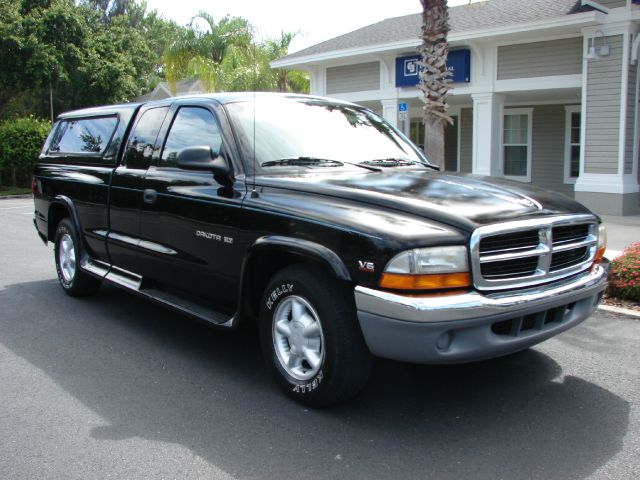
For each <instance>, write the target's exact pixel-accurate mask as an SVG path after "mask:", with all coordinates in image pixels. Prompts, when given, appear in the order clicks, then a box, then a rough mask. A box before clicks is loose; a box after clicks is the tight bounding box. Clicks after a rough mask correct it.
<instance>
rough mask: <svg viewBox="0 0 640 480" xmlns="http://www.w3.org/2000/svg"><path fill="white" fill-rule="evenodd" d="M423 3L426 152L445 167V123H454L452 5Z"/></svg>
mask: <svg viewBox="0 0 640 480" xmlns="http://www.w3.org/2000/svg"><path fill="white" fill-rule="evenodd" d="M420 3H422V45H420V49H419V51H420V53H421V54H422V60H421V62H420V64H421V66H422V69H421V71H420V84H419V88H420V90H422V92H423V94H424V97H423V101H424V109H423V119H424V123H425V130H426V138H425V143H424V149H425V153H426V154H427V157H428V158H429V160H430V161H431V162H432V163H435V164H437V165H439V166H440V168H441V169H443V168H444V127H445V124H446V123H449V124H452V123H453V119H452V118H451V117H450V116H449V115H448V114H447V109H448V104H447V98H448V96H449V89H450V87H449V80H448V76H449V75H450V73H449V71H448V70H447V56H448V55H449V42H448V41H447V34H448V33H449V8H448V6H447V0H420Z"/></svg>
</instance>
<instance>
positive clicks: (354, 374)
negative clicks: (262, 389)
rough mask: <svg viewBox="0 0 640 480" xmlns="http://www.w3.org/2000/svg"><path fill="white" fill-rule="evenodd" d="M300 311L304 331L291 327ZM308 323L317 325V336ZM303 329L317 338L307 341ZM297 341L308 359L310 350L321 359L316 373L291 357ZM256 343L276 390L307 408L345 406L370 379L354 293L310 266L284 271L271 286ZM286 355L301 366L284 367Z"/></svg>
mask: <svg viewBox="0 0 640 480" xmlns="http://www.w3.org/2000/svg"><path fill="white" fill-rule="evenodd" d="M302 308H303V309H304V310H303V311H304V312H305V313H304V315H303V316H301V317H299V318H302V319H303V323H304V322H307V324H306V325H305V326H303V325H302V324H301V322H298V321H295V319H294V314H293V311H294V310H295V309H297V311H298V312H300V311H301V310H300V309H302ZM278 320H280V321H278ZM312 320H315V323H317V325H319V331H320V334H319V336H318V334H317V333H316V330H318V327H317V325H315V324H314V322H313V321H312ZM283 323H284V324H285V325H287V327H286V328H289V329H290V330H288V331H289V332H290V334H291V335H290V336H288V337H287V336H286V335H285V334H282V333H281V332H279V331H278V330H277V328H276V327H277V326H278V324H283ZM307 328H310V329H311V330H313V332H314V333H313V335H315V337H312V338H311V339H309V338H308V337H307V336H306V335H305V334H306V333H308V331H307ZM294 330H296V332H297V333H296V332H294ZM311 330H309V331H311ZM303 331H304V332H305V334H303ZM296 334H297V335H298V337H296V338H297V340H296V338H294V336H295V335H296ZM303 337H304V339H303ZM300 341H302V342H303V343H305V346H304V347H303V348H302V350H304V351H305V352H307V353H308V352H309V350H310V349H309V348H307V346H309V345H311V347H312V348H311V349H312V350H313V352H311V353H312V355H315V358H314V359H315V360H318V359H319V362H316V365H318V366H316V367H315V368H314V365H313V364H312V363H310V362H309V361H307V360H306V359H301V358H300V357H302V355H300V352H299V351H298V352H295V351H294V350H295V349H296V348H298V350H299V349H300V347H299V345H301V344H300ZM260 342H261V344H262V351H263V354H264V357H265V361H266V362H267V365H268V366H269V369H270V370H271V372H272V374H273V375H274V377H275V379H276V381H277V382H278V384H279V385H280V387H281V388H282V389H283V390H284V391H285V393H286V394H287V395H289V396H290V397H291V398H293V399H295V400H296V401H298V402H300V403H303V404H305V405H310V406H314V407H326V406H330V405H335V404H338V403H343V402H346V401H348V400H350V399H352V398H353V397H354V396H356V395H357V394H358V393H359V392H360V391H361V390H362V388H364V386H365V385H366V383H367V380H368V379H369V375H370V372H371V366H372V358H371V354H370V353H369V350H368V348H367V346H366V344H365V341H364V338H363V337H362V332H361V331H360V327H359V325H358V321H357V317H356V309H355V304H354V300H353V292H352V290H351V289H350V288H348V287H347V286H346V285H345V284H343V283H342V282H340V281H338V280H336V279H335V278H333V277H331V276H330V275H328V274H327V273H326V272H325V271H324V270H323V269H322V268H319V267H316V266H314V265H294V266H291V267H287V268H285V269H283V270H281V271H280V272H278V273H277V274H276V275H275V276H274V277H273V279H272V280H271V282H269V285H268V286H267V288H266V290H265V293H264V295H263V298H262V302H261V305H260ZM296 342H297V343H296ZM296 345H298V346H296ZM317 345H320V347H317ZM294 353H297V355H294ZM287 355H289V359H291V357H296V358H294V359H293V362H292V363H293V364H296V363H298V364H299V366H297V367H294V368H291V367H288V366H287V361H286V359H285V358H284V357H286V356H287ZM304 356H305V357H306V356H307V355H304ZM296 360H298V361H299V362H296ZM305 362H306V364H305ZM294 370H295V371H294ZM306 377H308V378H306Z"/></svg>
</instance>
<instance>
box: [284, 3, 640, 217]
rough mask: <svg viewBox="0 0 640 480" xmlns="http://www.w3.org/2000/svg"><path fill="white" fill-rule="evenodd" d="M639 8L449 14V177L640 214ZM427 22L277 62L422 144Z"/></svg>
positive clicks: (392, 26)
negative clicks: (421, 67)
mask: <svg viewBox="0 0 640 480" xmlns="http://www.w3.org/2000/svg"><path fill="white" fill-rule="evenodd" d="M636 3H640V0H598V1H595V0H486V1H478V2H475V3H471V4H469V5H464V6H459V7H453V8H450V17H451V18H450V24H451V32H450V35H449V42H450V46H451V51H452V52H453V53H452V54H451V62H450V68H452V69H453V70H455V83H454V84H453V87H454V88H453V90H452V94H451V97H450V102H449V103H450V113H451V114H452V115H453V116H454V118H455V120H456V123H455V125H454V126H453V127H451V128H448V129H447V132H446V157H447V158H446V170H448V171H458V172H463V173H465V172H466V173H475V174H481V175H492V176H505V177H507V178H512V179H515V180H519V181H522V182H530V183H532V184H533V185H539V186H542V187H544V188H548V189H552V190H556V191H559V192H562V193H564V194H565V195H568V196H571V197H574V198H576V199H577V200H579V201H580V202H582V203H584V204H585V205H587V206H589V207H590V208H591V209H593V210H594V211H595V212H598V213H605V214H616V215H631V214H637V213H640V195H639V193H638V192H639V187H638V150H639V148H638V147H639V142H638V133H639V132H638V100H639V99H638V80H639V75H638V63H639V62H638V50H639V46H640V35H639V34H638V33H639V32H640V5H636ZM420 26H421V15H420V14H419V13H418V14H415V15H408V16H403V17H397V18H390V19H387V20H384V21H382V22H379V23H376V24H374V25H370V26H367V27H364V28H361V29H359V30H356V31H354V32H351V33H347V34H345V35H341V36H339V37H336V38H333V39H331V40H328V41H326V42H323V43H320V44H317V45H314V46H312V47H309V48H307V49H305V50H302V51H299V52H296V53H294V54H291V55H288V56H286V57H283V58H281V59H278V60H276V61H275V62H273V63H272V66H273V67H274V68H291V69H301V70H305V71H308V72H309V73H310V75H311V93H312V94H317V95H326V96H331V97H335V98H340V99H344V100H348V101H352V102H356V103H359V104H361V105H364V106H367V107H369V108H371V109H372V110H375V111H377V112H378V113H380V114H382V115H383V116H384V117H385V118H386V119H387V120H388V121H390V122H391V123H392V124H394V125H397V126H399V127H400V128H401V129H402V130H404V131H405V133H406V134H407V135H409V136H410V137H411V139H412V140H413V141H414V142H416V143H417V144H422V143H423V141H424V140H423V139H424V126H423V124H422V121H421V115H422V110H421V109H422V102H421V100H420V91H419V90H418V88H417V87H415V86H414V85H415V83H416V82H417V75H416V74H414V69H413V66H414V65H415V62H413V58H412V56H415V54H416V52H417V47H418V45H419V44H420V39H419V35H420ZM412 76H415V79H413V80H412V78H411V77H412ZM412 82H413V85H412ZM405 108H406V113H405V112H403V111H402V110H405Z"/></svg>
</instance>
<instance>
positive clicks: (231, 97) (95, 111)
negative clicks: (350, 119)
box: [58, 92, 351, 119]
mask: <svg viewBox="0 0 640 480" xmlns="http://www.w3.org/2000/svg"><path fill="white" fill-rule="evenodd" d="M277 98H304V99H315V100H321V101H327V102H332V103H337V104H343V105H351V103H349V102H345V101H342V100H336V99H333V98H326V97H319V96H312V95H303V94H297V93H274V92H224V93H204V94H199V95H185V96H179V97H170V98H164V99H162V100H152V101H150V102H137V103H123V104H118V105H105V106H102V107H90V108H83V109H78V110H72V111H69V112H65V113H62V114H60V115H59V116H58V118H60V119H64V118H77V117H95V116H100V115H114V114H118V113H120V112H122V111H127V112H130V111H133V110H137V109H138V108H139V107H140V106H142V105H168V104H171V103H173V102H175V101H179V102H184V101H193V100H200V101H202V100H204V101H206V100H213V101H215V102H217V103H220V104H227V103H236V102H246V101H252V100H255V99H277Z"/></svg>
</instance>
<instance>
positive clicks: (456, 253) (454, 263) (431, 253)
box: [380, 246, 471, 290]
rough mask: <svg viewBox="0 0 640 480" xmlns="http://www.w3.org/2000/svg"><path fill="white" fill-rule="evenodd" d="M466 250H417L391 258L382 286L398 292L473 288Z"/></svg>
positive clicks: (464, 248) (447, 248)
mask: <svg viewBox="0 0 640 480" xmlns="http://www.w3.org/2000/svg"><path fill="white" fill-rule="evenodd" d="M467 257H468V254H467V248H466V247H463V246H451V247H433V248H416V249H414V250H408V251H406V252H402V253H400V254H398V255H396V256H395V257H393V258H392V259H391V261H390V262H389V263H388V264H387V266H386V267H385V269H384V273H383V274H382V276H381V278H380V286H381V287H383V288H390V289H396V290H431V289H448V288H464V287H469V286H470V285H471V276H470V275H469V262H468V260H467Z"/></svg>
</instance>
